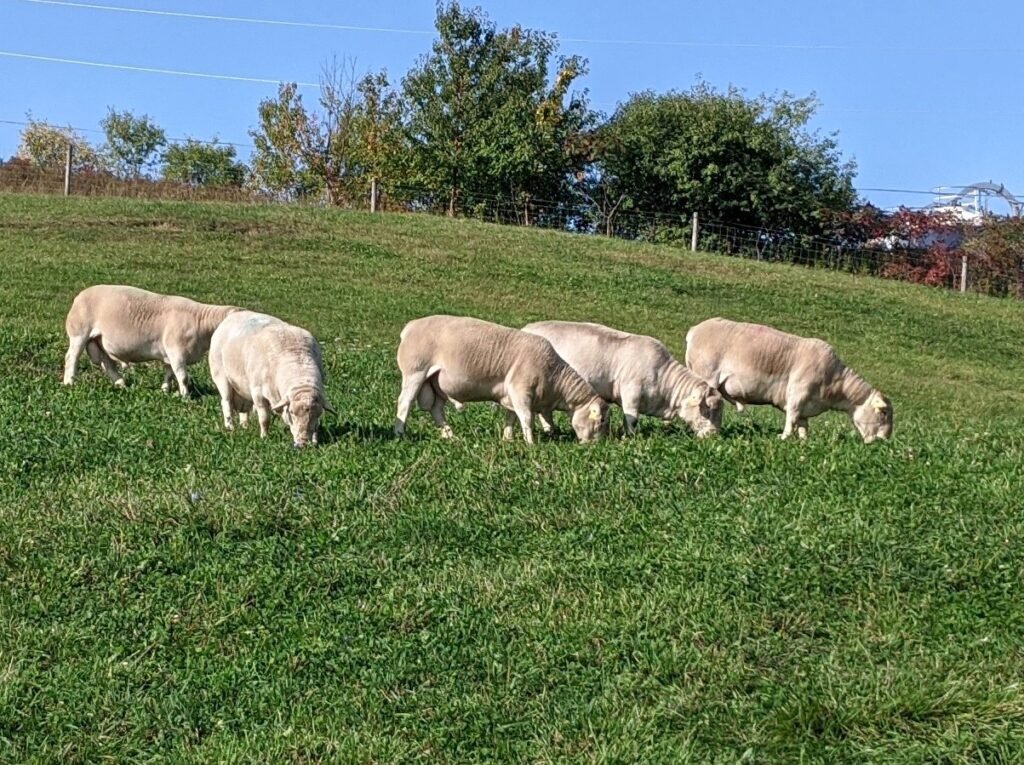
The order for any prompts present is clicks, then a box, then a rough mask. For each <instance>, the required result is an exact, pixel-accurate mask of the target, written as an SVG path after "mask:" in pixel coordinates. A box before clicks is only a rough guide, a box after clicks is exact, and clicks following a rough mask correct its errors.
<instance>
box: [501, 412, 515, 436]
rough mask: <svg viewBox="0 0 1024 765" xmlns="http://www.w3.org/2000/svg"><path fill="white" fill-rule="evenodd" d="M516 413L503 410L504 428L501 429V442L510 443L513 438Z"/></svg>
mask: <svg viewBox="0 0 1024 765" xmlns="http://www.w3.org/2000/svg"><path fill="white" fill-rule="evenodd" d="M516 420H518V417H516V413H515V410H514V409H506V410H505V427H504V428H502V431H501V438H502V440H503V441H511V440H512V439H513V438H515V427H516Z"/></svg>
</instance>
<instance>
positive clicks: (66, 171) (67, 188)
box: [64, 141, 75, 197]
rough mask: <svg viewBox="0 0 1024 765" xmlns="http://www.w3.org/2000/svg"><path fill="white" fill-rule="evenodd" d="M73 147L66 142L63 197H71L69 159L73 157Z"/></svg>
mask: <svg viewBox="0 0 1024 765" xmlns="http://www.w3.org/2000/svg"><path fill="white" fill-rule="evenodd" d="M74 153H75V147H74V145H73V144H72V143H71V142H70V141H68V151H67V153H66V154H65V155H64V196H66V197H68V196H71V158H72V157H73V156H74Z"/></svg>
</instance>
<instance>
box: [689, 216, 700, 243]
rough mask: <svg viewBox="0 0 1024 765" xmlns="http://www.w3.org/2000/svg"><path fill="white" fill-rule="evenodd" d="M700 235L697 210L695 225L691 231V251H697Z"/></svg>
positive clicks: (694, 219) (694, 217) (694, 218)
mask: <svg viewBox="0 0 1024 765" xmlns="http://www.w3.org/2000/svg"><path fill="white" fill-rule="evenodd" d="M698 236H699V233H698V228H697V213H696V211H695V212H694V213H693V226H692V230H691V232H690V251H691V252H696V251H697V239H698Z"/></svg>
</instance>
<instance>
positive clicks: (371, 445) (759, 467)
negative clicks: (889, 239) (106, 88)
mask: <svg viewBox="0 0 1024 765" xmlns="http://www.w3.org/2000/svg"><path fill="white" fill-rule="evenodd" d="M0 264H2V268H3V274H2V277H0V418H2V431H0V679H2V682H0V761H2V762H12V763H13V762H62V763H94V762H106V761H109V762H129V761H132V762H135V761H139V762H184V761H205V762H213V761H218V762H296V763H300V762H303V763H304V762H356V763H373V762H379V763H386V762H424V763H427V762H429V763H438V762H451V763H471V762H538V763H544V762H580V763H584V762H608V763H611V762H621V763H632V762H645V763H662V762H664V763H681V762H695V763H696V762H722V763H725V762H748V763H769V762H805V763H810V762H877V763H924V762H929V763H933V762H950V763H959V762H963V763H966V762H1014V761H1020V760H1021V759H1024V686H1022V684H1021V683H1022V682H1024V596H1022V592H1021V575H1022V567H1024V551H1022V545H1024V512H1022V508H1024V499H1022V493H1024V492H1022V490H1024V391H1022V379H1024V353H1022V351H1024V339H1022V330H1024V306H1022V305H1021V304H1020V303H1015V302H1011V301H998V300H993V299H987V298H981V297H975V296H961V295H959V294H951V293H948V292H945V291H940V290H931V289H927V288H921V287H914V286H910V285H905V284H900V283H896V282H883V281H879V280H873V279H869V278H861V277H855V276H850V275H842V274H833V273H828V272H821V271H812V270H805V269H800V268H792V267H785V266H771V265H764V264H758V263H751V262H743V261H735V260H731V259H729V258H725V257H720V256H704V255H693V254H690V253H686V252H682V251H679V250H675V249H669V248H663V247H654V246H643V245H638V244H630V243H624V242H620V241H607V240H604V239H598V238H584V237H574V236H569V235H564V234H558V233H551V232H539V231H529V230H521V229H516V228H499V227H496V226H490V225H484V224H479V223H474V222H469V221H448V220H443V219H436V218H430V217H427V216H390V215H379V216H371V215H369V214H353V213H341V212H335V211H331V210H315V209H305V208H276V207H258V206H241V205H222V204H201V205H200V204H183V203H156V202H137V201H123V200H89V199H69V200H65V199H56V198H38V197H29V196H13V195H0ZM95 283H128V284H134V285H137V286H140V287H144V288H147V289H152V290H156V291H159V292H168V293H176V294H184V295H188V296H190V297H194V298H196V299H198V300H202V301H206V302H220V303H233V304H236V305H241V306H245V307H248V308H253V309H256V310H262V311H266V312H269V313H273V314H276V315H278V316H281V317H282V318H284V319H285V320H287V321H291V322H293V323H296V324H299V325H301V326H304V327H306V328H308V329H309V330H310V331H312V332H313V333H314V334H315V335H316V336H317V337H318V338H319V339H320V341H321V343H322V345H323V348H324V353H325V361H326V368H327V389H328V392H329V394H330V397H331V399H332V401H333V403H334V405H335V406H336V407H337V409H338V413H339V416H338V417H337V418H333V417H330V416H325V418H324V420H323V421H322V427H323V431H322V432H323V439H322V441H323V444H322V446H321V447H320V448H318V449H307V450H305V451H301V452H295V451H293V450H292V449H291V448H290V439H289V437H288V435H287V432H286V429H285V428H284V427H283V426H282V425H281V424H280V422H277V423H275V425H274V427H273V429H272V433H271V437H270V438H268V439H266V440H262V441H261V440H260V439H259V438H258V436H257V433H256V432H255V430H249V431H243V432H235V433H231V434H228V433H225V432H223V431H222V430H221V427H220V417H219V406H218V401H217V398H216V395H215V393H214V390H213V386H212V384H211V382H210V378H209V372H208V369H207V367H206V365H205V363H204V364H200V365H197V366H195V367H193V368H192V370H191V372H192V375H193V377H194V379H195V380H196V382H197V383H198V385H199V387H200V389H201V391H202V392H203V393H204V395H202V396H201V397H199V398H197V399H195V400H192V401H189V402H183V401H181V400H179V399H177V398H175V397H172V396H167V395H164V394H163V393H162V392H161V391H160V389H159V386H160V381H161V372H160V370H159V368H158V367H157V366H151V367H145V366H140V367H134V368H132V369H131V370H130V372H129V373H128V375H127V376H128V383H129V385H128V388H127V390H115V389H114V388H113V387H112V386H111V385H110V383H109V381H108V380H107V378H106V377H105V376H104V375H103V374H102V373H101V372H100V371H99V370H98V369H96V368H89V369H85V368H84V367H85V363H86V362H85V360H84V359H83V360H81V361H80V364H81V365H82V369H81V372H80V376H79V379H78V381H77V382H76V384H75V386H74V387H72V388H64V387H62V386H61V385H60V384H59V382H60V375H61V367H62V361H63V354H64V351H65V350H66V338H65V335H64V316H65V313H66V311H67V309H68V306H69V305H70V301H71V299H72V297H73V296H74V294H75V293H76V292H77V291H78V290H80V289H81V288H83V287H85V286H87V285H90V284H95ZM439 312H449V313H459V314H472V315H477V316H480V317H482V318H487V319H490V320H493V321H497V322H501V323H505V324H509V325H511V326H522V325H523V324H525V323H527V322H528V321H533V320H538V319H544V318H564V319H579V320H593V321H598V322H602V323H606V324H609V325H612V326H617V327H620V328H622V329H626V330H629V331H635V332H643V333H647V334H652V335H655V336H657V337H659V338H661V339H662V340H664V341H665V342H666V343H667V344H668V346H669V347H670V348H671V349H672V350H673V351H674V352H675V353H677V355H679V356H680V357H681V355H682V352H683V336H684V334H685V332H686V329H687V328H688V327H689V326H690V325H692V324H693V323H696V322H697V321H699V320H701V319H704V318H707V317H710V316H716V315H722V316H728V317H730V318H735V319H741V320H748V321H758V322H765V323H770V324H773V325H775V326H778V327H780V328H782V329H785V330H787V331H792V332H797V333H800V334H807V335H814V336H819V337H824V338H826V339H828V340H830V341H831V342H832V343H833V344H834V345H835V346H836V347H837V349H838V350H839V352H840V355H841V356H842V357H843V358H844V360H845V361H846V362H847V363H849V364H850V365H851V366H852V367H853V368H854V369H856V370H857V371H858V372H860V373H861V374H862V375H864V376H865V377H866V378H867V379H868V380H869V381H870V382H871V383H873V384H874V385H876V386H878V387H879V388H880V389H881V390H882V391H884V392H885V393H886V394H888V395H889V396H890V397H891V398H892V399H893V402H894V407H895V414H896V418H895V434H894V439H893V440H892V441H891V442H889V443H876V444H873V445H871V446H865V445H864V444H862V443H861V441H860V438H859V437H858V436H857V433H856V431H855V430H854V428H853V425H852V423H850V421H849V420H848V419H847V418H846V417H845V416H843V415H840V414H835V413H834V414H830V415H825V416H822V417H819V418H816V419H814V420H812V421H811V437H810V440H809V441H808V442H807V443H799V442H796V441H793V442H781V441H779V440H778V438H777V434H778V432H779V431H780V430H781V428H782V416H781V414H780V413H778V412H775V411H774V410H769V409H764V408H755V409H752V410H751V411H750V412H748V413H747V414H745V415H737V414H736V412H735V410H733V409H731V408H729V409H727V410H726V415H725V423H724V425H725V426H724V433H723V435H722V436H721V437H718V438H713V439H706V440H702V441H698V440H697V439H695V438H693V437H691V436H690V435H689V434H688V433H687V432H686V431H685V430H684V428H683V427H682V426H681V425H665V424H662V423H660V422H654V421H651V420H649V419H643V418H641V425H640V432H639V435H638V436H637V437H636V438H634V439H631V440H626V441H624V440H621V439H613V440H611V441H608V442H604V443H601V444H596V445H579V444H576V443H574V442H573V440H572V439H571V438H570V437H569V436H568V435H566V436H564V437H562V438H558V439H546V438H543V437H541V438H540V439H539V443H538V444H537V445H536V446H535V447H533V448H530V447H528V446H527V445H526V444H524V443H523V442H522V441H521V440H519V441H516V442H514V443H503V442H501V441H500V431H501V427H502V425H503V417H502V416H501V414H500V413H499V412H497V411H495V410H494V409H492V408H491V407H490V406H487V405H474V406H471V407H469V408H468V409H467V410H466V411H465V412H463V413H454V412H451V411H450V412H449V421H450V422H451V424H452V427H453V428H454V430H455V433H456V435H457V436H458V437H459V438H458V440H457V441H455V442H452V443H447V442H443V441H442V440H441V439H440V438H438V435H437V432H436V430H435V428H434V426H433V423H432V422H431V421H430V418H429V415H427V413H425V412H419V411H416V412H414V413H413V416H412V417H411V418H410V434H409V436H407V437H406V438H405V439H404V440H395V439H394V438H392V435H391V426H392V422H393V418H394V405H395V399H396V396H397V393H398V387H399V383H400V376H399V373H398V370H397V368H396V365H395V358H394V353H395V348H396V346H397V341H398V333H399V331H400V330H401V327H402V326H403V324H404V323H405V322H406V321H407V320H409V319H411V318H414V317H417V316H421V315H424V314H429V313H439ZM559 418H560V419H559V423H560V425H562V427H563V430H566V429H567V428H566V424H567V423H566V420H565V418H564V416H563V415H559ZM621 427H622V420H621V413H619V412H618V411H617V410H616V412H615V416H614V417H613V428H615V429H621Z"/></svg>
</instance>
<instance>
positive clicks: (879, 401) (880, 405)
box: [871, 391, 889, 412]
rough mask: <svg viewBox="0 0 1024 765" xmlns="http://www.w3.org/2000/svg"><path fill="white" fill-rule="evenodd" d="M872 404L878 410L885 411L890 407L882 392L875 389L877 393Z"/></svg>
mask: <svg viewBox="0 0 1024 765" xmlns="http://www.w3.org/2000/svg"><path fill="white" fill-rule="evenodd" d="M871 406H872V408H873V409H874V410H875V411H876V412H884V411H885V410H886V409H888V408H889V405H888V404H887V403H885V399H884V398H882V394H881V393H879V392H878V391H875V395H874V396H873V397H872V399H871Z"/></svg>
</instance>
